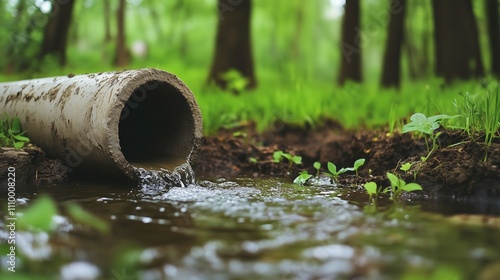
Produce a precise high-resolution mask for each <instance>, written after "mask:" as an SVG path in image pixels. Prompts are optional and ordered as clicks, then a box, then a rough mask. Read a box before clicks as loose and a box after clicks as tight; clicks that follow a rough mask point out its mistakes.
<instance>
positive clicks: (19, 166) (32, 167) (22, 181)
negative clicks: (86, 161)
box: [0, 146, 69, 193]
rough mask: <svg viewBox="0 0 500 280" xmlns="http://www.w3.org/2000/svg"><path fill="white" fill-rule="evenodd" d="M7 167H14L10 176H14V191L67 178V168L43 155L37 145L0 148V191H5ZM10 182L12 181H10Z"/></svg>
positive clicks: (28, 189)
mask: <svg viewBox="0 0 500 280" xmlns="http://www.w3.org/2000/svg"><path fill="white" fill-rule="evenodd" d="M9 167H10V168H11V170H12V167H13V168H14V169H15V171H14V172H12V173H13V175H9V176H10V178H15V188H16V192H24V191H33V190H34V189H35V187H36V186H37V185H39V184H41V183H43V184H54V183H60V182H63V181H64V180H66V179H67V178H68V172H69V168H67V167H65V166H64V165H63V164H62V163H61V161H59V160H52V159H48V158H47V157H45V153H44V152H43V151H42V150H41V149H40V148H38V147H34V146H29V147H26V148H23V149H21V150H16V149H14V148H0V192H1V193H4V192H6V191H7V186H8V184H7V183H8V182H7V181H8V179H7V176H8V175H7V173H9V171H8V170H9ZM10 182H12V181H10Z"/></svg>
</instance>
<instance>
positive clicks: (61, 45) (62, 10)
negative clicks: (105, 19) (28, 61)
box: [39, 0, 75, 66]
mask: <svg viewBox="0 0 500 280" xmlns="http://www.w3.org/2000/svg"><path fill="white" fill-rule="evenodd" d="M59 2H60V1H52V11H51V14H50V18H49V20H48V22H47V24H46V25H45V29H44V33H43V41H42V46H41V50H40V53H39V58H40V59H42V58H43V57H44V56H46V55H48V54H52V55H54V56H55V57H56V58H57V60H58V61H59V65H61V66H63V65H65V64H66V45H67V39H68V31H69V27H70V25H71V18H72V15H73V6H74V4H75V0H68V1H65V2H63V3H59Z"/></svg>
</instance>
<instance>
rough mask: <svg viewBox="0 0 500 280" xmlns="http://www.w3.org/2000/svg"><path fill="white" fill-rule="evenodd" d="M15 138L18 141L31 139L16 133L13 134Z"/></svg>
mask: <svg viewBox="0 0 500 280" xmlns="http://www.w3.org/2000/svg"><path fill="white" fill-rule="evenodd" d="M12 137H13V138H14V139H16V140H18V141H23V142H29V141H30V139H29V138H28V137H26V136H22V135H14V136H12Z"/></svg>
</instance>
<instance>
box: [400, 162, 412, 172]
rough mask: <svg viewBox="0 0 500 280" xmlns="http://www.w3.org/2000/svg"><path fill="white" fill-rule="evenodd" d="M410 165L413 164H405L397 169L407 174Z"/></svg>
mask: <svg viewBox="0 0 500 280" xmlns="http://www.w3.org/2000/svg"><path fill="white" fill-rule="evenodd" d="M412 165H413V163H411V162H407V163H405V164H403V165H401V167H400V168H399V169H400V170H402V171H404V172H408V170H410V168H411V166H412Z"/></svg>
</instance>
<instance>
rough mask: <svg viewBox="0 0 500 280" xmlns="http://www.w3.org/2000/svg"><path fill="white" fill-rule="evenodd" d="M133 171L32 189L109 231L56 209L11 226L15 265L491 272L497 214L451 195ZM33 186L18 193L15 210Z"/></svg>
mask: <svg viewBox="0 0 500 280" xmlns="http://www.w3.org/2000/svg"><path fill="white" fill-rule="evenodd" d="M138 172H140V174H141V178H142V181H141V186H140V188H137V189H133V190H130V188H124V187H123V186H119V185H111V184H105V185H103V184H96V183H82V182H70V183H67V184H63V185H57V186H42V187H40V188H39V193H38V194H37V195H40V194H42V193H48V194H50V195H51V197H53V198H54V199H55V200H57V201H58V202H60V203H61V204H64V203H65V202H67V201H71V202H74V203H77V204H79V205H81V206H82V207H83V208H84V209H86V210H88V211H89V212H91V213H93V214H94V215H96V216H98V217H100V218H101V219H102V220H104V221H106V222H107V223H109V225H110V226H111V232H110V233H99V232H96V231H95V230H93V229H91V228H89V227H86V226H84V225H82V224H81V223H80V222H78V221H73V220H71V218H69V217H68V216H67V215H66V214H65V212H64V211H61V213H60V215H58V216H57V217H56V218H55V220H56V223H57V225H58V226H57V228H56V230H55V231H54V232H53V233H50V234H47V233H36V232H18V233H17V234H18V238H19V239H18V240H19V242H18V252H19V255H20V257H21V258H22V259H23V263H22V264H20V267H19V271H21V272H22V271H25V272H27V275H36V278H37V279H42V278H41V277H42V276H43V275H46V276H47V279H54V277H61V278H63V279H64V278H70V277H72V276H75V275H81V274H82V273H90V272H92V273H94V274H93V275H90V276H92V277H94V278H90V279H464V280H465V279H497V278H495V277H497V276H498V275H500V274H499V272H500V238H498V236H500V218H499V217H498V216H497V215H498V214H499V213H498V212H486V213H482V214H481V215H478V214H477V213H473V212H474V208H468V209H467V208H464V207H462V208H459V209H457V208H454V204H453V202H449V201H446V202H444V201H443V202H436V201H432V202H426V201H405V202H404V203H403V204H402V205H394V204H393V203H392V201H389V200H384V199H382V200H381V201H379V204H378V205H377V206H374V205H370V204H369V202H368V196H367V195H366V194H365V193H364V192H362V191H361V190H359V189H356V188H346V187H342V186H314V187H301V186H297V185H293V184H291V182H289V180H287V179H276V178H269V179H255V178H232V179H208V180H207V179H204V180H198V181H195V178H194V174H193V172H192V169H191V167H190V166H189V165H188V164H183V165H180V166H179V167H178V168H176V169H175V170H174V171H173V172H168V171H166V170H160V172H152V171H150V170H148V169H146V168H138ZM37 195H35V194H25V195H23V196H19V197H18V201H23V203H20V204H23V205H20V209H19V211H22V209H23V208H25V207H27V206H29V205H30V204H31V203H32V202H33V201H34V200H35V199H36V196H37ZM440 203H441V204H440ZM445 204H446V205H448V206H449V207H446V205H445ZM436 205H439V206H440V207H442V208H446V209H448V210H447V212H446V213H443V211H441V210H439V207H436ZM1 208H2V209H4V207H3V205H2V207H1ZM436 209H438V210H436ZM450 209H454V210H453V211H454V212H450ZM457 214H462V215H460V216H457ZM483 214H488V219H490V220H489V221H490V222H484V217H485V216H483ZM5 217H6V216H5V213H2V218H1V219H0V223H1V224H2V226H0V228H1V230H0V239H1V240H2V241H4V240H5V239H6V238H7V237H6V236H7V235H8V233H7V232H6V231H5V230H4V229H5V226H4V225H5V224H6V223H7V221H6V220H5ZM463 217H466V218H467V219H465V218H463ZM3 256H4V254H3ZM3 256H2V257H3ZM2 263H4V262H3V261H2ZM3 265H4V264H3ZM4 266H5V265H4ZM3 269H5V267H4V268H3ZM1 275H2V274H0V276H1ZM2 279H4V278H3V277H2ZM28 279H29V278H28Z"/></svg>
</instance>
